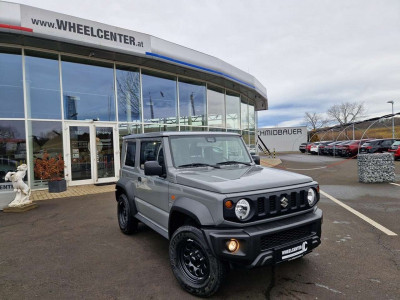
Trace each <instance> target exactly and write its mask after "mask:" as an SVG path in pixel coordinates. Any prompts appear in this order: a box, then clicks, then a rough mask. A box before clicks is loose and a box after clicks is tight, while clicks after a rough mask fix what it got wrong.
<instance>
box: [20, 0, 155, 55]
mask: <svg viewBox="0 0 400 300" xmlns="http://www.w3.org/2000/svg"><path fill="white" fill-rule="evenodd" d="M21 26H22V27H26V28H29V29H32V31H33V35H36V34H37V35H42V36H51V37H52V38H54V37H59V38H60V39H62V40H65V41H67V40H70V41H72V42H73V41H79V42H81V44H92V45H95V46H104V47H108V48H113V49H115V48H118V49H121V50H126V51H129V52H135V53H142V54H145V53H146V52H148V51H151V45H150V36H148V35H146V34H143V33H139V32H135V31H131V30H126V29H122V28H119V27H115V26H109V25H104V24H101V23H98V22H93V21H88V20H84V19H80V18H76V17H72V16H68V15H64V14H59V13H55V12H51V11H47V10H44V9H39V8H34V7H28V6H24V5H21Z"/></svg>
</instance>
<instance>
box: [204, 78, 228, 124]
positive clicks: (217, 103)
mask: <svg viewBox="0 0 400 300" xmlns="http://www.w3.org/2000/svg"><path fill="white" fill-rule="evenodd" d="M224 94H225V90H224V89H221V88H219V87H216V86H211V85H208V86H207V98H208V125H209V126H210V127H225V101H224V100H225V99H224V98H225V97H224V96H225V95H224Z"/></svg>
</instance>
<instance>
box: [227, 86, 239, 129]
mask: <svg viewBox="0 0 400 300" xmlns="http://www.w3.org/2000/svg"><path fill="white" fill-rule="evenodd" d="M226 127H227V128H236V129H240V96H239V94H235V93H231V92H228V91H227V92H226Z"/></svg>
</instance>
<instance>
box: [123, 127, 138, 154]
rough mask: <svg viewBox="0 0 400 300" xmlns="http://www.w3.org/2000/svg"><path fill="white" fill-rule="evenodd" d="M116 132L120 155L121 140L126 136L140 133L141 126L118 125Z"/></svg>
mask: <svg viewBox="0 0 400 300" xmlns="http://www.w3.org/2000/svg"><path fill="white" fill-rule="evenodd" d="M118 132H119V150H120V153H122V138H123V137H124V136H126V135H130V134H138V133H142V125H140V124H139V125H138V124H129V123H120V124H118Z"/></svg>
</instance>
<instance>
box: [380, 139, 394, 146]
mask: <svg viewBox="0 0 400 300" xmlns="http://www.w3.org/2000/svg"><path fill="white" fill-rule="evenodd" d="M392 144H393V141H392V140H388V141H383V143H382V146H383V147H390V146H392Z"/></svg>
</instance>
